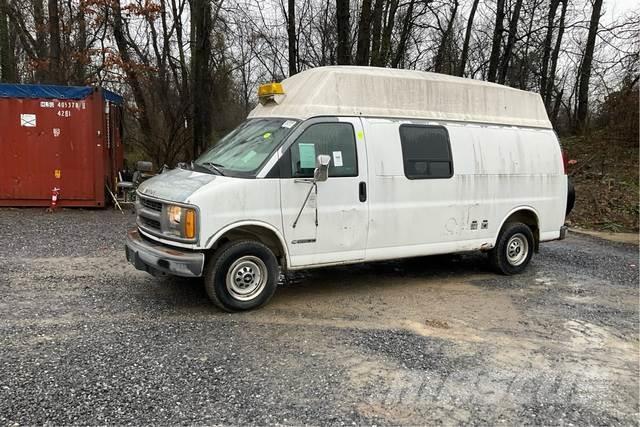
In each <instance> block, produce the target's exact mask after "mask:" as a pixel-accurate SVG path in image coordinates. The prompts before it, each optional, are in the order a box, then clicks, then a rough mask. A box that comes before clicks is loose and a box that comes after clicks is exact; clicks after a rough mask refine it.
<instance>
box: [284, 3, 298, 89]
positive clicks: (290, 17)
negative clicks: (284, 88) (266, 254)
mask: <svg viewBox="0 0 640 427" xmlns="http://www.w3.org/2000/svg"><path fill="white" fill-rule="evenodd" d="M287 38H288V42H289V77H291V76H293V75H294V74H296V73H297V72H298V55H297V53H298V49H297V43H296V1H295V0H289V7H288V11H287Z"/></svg>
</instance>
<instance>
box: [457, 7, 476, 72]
mask: <svg viewBox="0 0 640 427" xmlns="http://www.w3.org/2000/svg"><path fill="white" fill-rule="evenodd" d="M479 2H480V0H473V4H472V5H471V12H469V19H468V20H467V29H466V31H465V33H464V43H463V44H462V54H461V55H460V64H459V65H458V75H459V76H460V77H462V76H463V75H464V69H465V67H466V66H467V58H468V57H469V43H470V42H471V31H472V30H473V20H474V18H475V16H476V10H477V9H478V3H479Z"/></svg>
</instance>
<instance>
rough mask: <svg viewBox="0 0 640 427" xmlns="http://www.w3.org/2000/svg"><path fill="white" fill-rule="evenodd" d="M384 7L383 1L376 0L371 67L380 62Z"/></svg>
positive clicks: (372, 31)
mask: <svg viewBox="0 0 640 427" xmlns="http://www.w3.org/2000/svg"><path fill="white" fill-rule="evenodd" d="M382 6H383V0H376V2H375V3H374V5H373V16H372V18H371V20H372V21H373V24H372V30H371V65H377V64H378V63H379V62H380V36H381V33H382Z"/></svg>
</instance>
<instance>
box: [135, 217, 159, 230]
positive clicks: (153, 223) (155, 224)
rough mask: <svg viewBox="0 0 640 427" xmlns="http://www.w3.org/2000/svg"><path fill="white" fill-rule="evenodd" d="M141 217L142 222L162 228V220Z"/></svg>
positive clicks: (151, 226) (148, 225)
mask: <svg viewBox="0 0 640 427" xmlns="http://www.w3.org/2000/svg"><path fill="white" fill-rule="evenodd" d="M139 218H140V222H142V224H144V225H145V226H146V227H149V228H155V229H157V230H160V221H156V220H155V219H151V218H146V217H143V216H140V217H139Z"/></svg>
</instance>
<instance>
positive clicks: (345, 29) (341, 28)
mask: <svg viewBox="0 0 640 427" xmlns="http://www.w3.org/2000/svg"><path fill="white" fill-rule="evenodd" d="M336 22H337V25H338V64H343V65H345V64H346V65H348V64H350V63H351V48H350V43H349V28H350V27H349V0H336Z"/></svg>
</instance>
